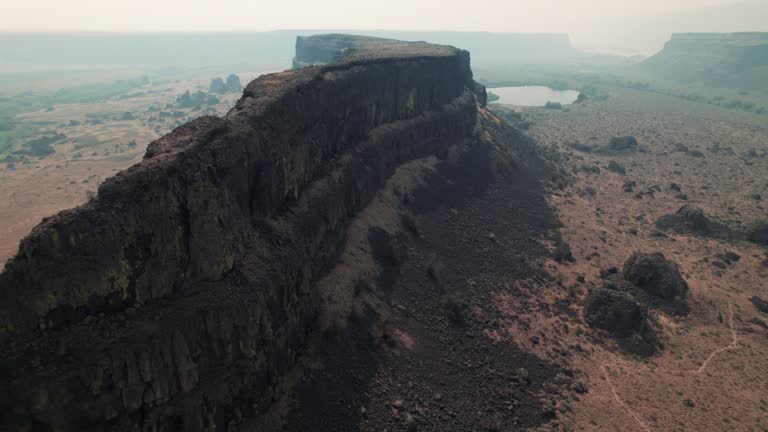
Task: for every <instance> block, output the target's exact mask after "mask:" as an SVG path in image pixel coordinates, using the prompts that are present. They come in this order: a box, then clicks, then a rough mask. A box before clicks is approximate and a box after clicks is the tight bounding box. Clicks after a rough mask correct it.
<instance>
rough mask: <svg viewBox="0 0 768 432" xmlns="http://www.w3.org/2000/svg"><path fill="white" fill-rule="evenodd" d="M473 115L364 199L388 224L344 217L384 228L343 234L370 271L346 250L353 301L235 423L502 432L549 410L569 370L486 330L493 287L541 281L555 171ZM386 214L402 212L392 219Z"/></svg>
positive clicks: (514, 136) (508, 131) (523, 141)
mask: <svg viewBox="0 0 768 432" xmlns="http://www.w3.org/2000/svg"><path fill="white" fill-rule="evenodd" d="M481 117H482V120H481V122H480V125H479V133H478V137H477V138H476V139H474V140H470V141H469V142H468V143H467V144H466V145H463V146H460V148H452V149H450V152H448V153H449V154H446V155H444V158H443V159H442V160H439V159H434V158H433V159H432V160H431V162H432V163H429V162H428V161H426V160H425V161H416V162H415V164H416V168H415V169H413V170H408V171H406V172H401V171H398V172H397V173H396V174H395V176H394V177H393V180H392V181H390V182H389V183H387V185H386V186H385V188H384V189H383V190H382V191H381V192H380V193H379V196H378V198H377V199H376V200H375V203H374V204H372V206H374V207H375V214H376V215H377V216H378V217H380V218H382V220H385V221H387V220H389V222H384V223H383V224H384V225H385V228H382V227H381V226H379V225H375V223H376V221H372V220H367V219H366V217H367V215H366V213H365V212H363V216H362V217H361V218H360V219H358V220H357V221H356V222H354V223H353V226H354V225H355V224H358V223H360V224H361V228H362V229H363V230H364V227H365V226H367V227H368V230H369V231H373V232H377V233H379V234H377V235H375V236H368V242H367V243H368V244H367V245H365V244H364V242H361V243H355V240H354V236H353V238H352V239H351V240H350V242H351V244H352V245H354V247H352V249H356V247H358V246H359V245H360V244H363V245H364V246H367V247H366V248H365V249H366V251H361V252H359V253H363V254H367V255H370V256H371V258H372V259H373V260H374V261H375V263H376V268H377V269H378V272H375V273H374V274H368V275H367V276H366V271H365V270H366V269H365V268H363V267H364V265H359V266H357V267H356V266H355V265H352V264H348V263H347V259H351V258H349V257H344V258H342V261H344V264H342V267H346V268H348V269H352V271H354V272H356V273H357V274H359V275H361V276H360V279H356V280H357V283H356V284H355V287H354V290H355V294H354V299H353V302H355V303H358V304H359V307H352V313H351V314H350V316H349V319H348V321H346V322H344V323H342V324H340V325H338V326H336V327H334V328H331V329H328V330H327V331H326V332H325V333H324V334H323V335H318V336H317V338H316V340H315V341H314V342H313V343H312V344H311V345H310V346H311V347H312V348H310V351H309V353H308V354H307V356H306V357H305V359H304V361H303V362H302V363H303V373H302V374H301V377H300V378H296V384H295V387H294V388H293V390H291V391H289V392H288V394H287V397H286V398H285V399H284V400H283V401H282V402H281V403H278V406H281V407H282V408H281V409H279V410H276V412H273V413H272V416H271V417H270V418H269V420H267V419H262V420H261V422H255V423H252V424H247V425H246V427H244V429H243V430H254V431H255V430H261V429H259V428H260V427H261V428H263V427H264V426H265V425H266V424H271V425H272V427H274V426H275V425H276V424H281V423H282V424H283V427H284V430H290V431H303V430H310V429H311V430H317V431H358V430H361V431H381V430H385V429H386V430H436V431H437V430H456V431H471V430H477V429H478V427H480V428H482V430H510V429H526V428H530V427H534V426H537V425H541V424H543V423H545V422H548V421H550V420H552V419H553V418H555V417H556V415H557V414H556V412H555V410H554V401H556V400H558V399H559V398H560V397H559V396H558V395H559V394H560V392H561V391H562V389H564V388H565V387H566V384H567V383H568V381H569V378H568V376H569V374H572V372H571V371H569V370H568V368H567V367H565V366H562V365H559V364H554V363H552V362H549V361H544V360H542V359H540V358H538V357H537V356H535V355H533V354H531V353H530V352H527V351H526V350H524V349H522V348H520V347H518V346H517V344H516V343H515V342H510V341H500V340H498V339H496V338H494V337H491V335H490V332H493V331H495V330H496V329H497V328H498V326H497V318H499V317H500V315H501V314H502V313H503V312H502V311H501V309H500V307H501V306H500V303H499V300H498V299H499V296H504V295H515V296H518V298H528V297H527V296H526V295H524V294H522V293H520V292H517V291H516V290H514V289H513V288H512V287H511V283H512V282H513V281H527V283H530V284H532V285H535V284H537V283H546V282H547V281H549V276H548V275H547V273H546V272H545V271H544V270H543V262H544V260H545V259H546V258H549V257H551V254H550V252H549V250H548V249H547V248H546V247H545V246H544V244H543V242H544V240H545V239H548V238H550V237H552V234H553V230H555V229H556V228H557V227H558V223H557V220H556V217H555V216H554V214H553V213H552V210H551V209H550V207H549V206H548V204H547V202H546V200H545V187H547V184H548V182H549V181H550V180H551V179H552V177H553V174H554V167H553V166H552V165H551V163H550V162H548V161H546V160H544V159H543V158H544V157H545V156H544V155H542V154H541V152H540V151H539V150H538V149H536V146H535V145H534V144H533V143H532V142H530V141H529V140H528V139H527V138H524V137H523V136H521V135H519V134H518V133H517V132H516V131H514V130H513V129H512V128H510V127H509V126H506V125H504V124H500V123H499V122H500V120H499V119H498V118H496V117H495V116H494V115H492V114H490V113H488V112H485V111H482V112H481ZM480 137H483V138H480ZM421 162H423V164H421ZM502 165H504V166H503V167H502ZM382 195H384V196H382ZM387 214H390V215H402V214H408V215H410V216H409V217H408V218H407V219H405V222H403V220H402V219H400V220H398V221H396V222H394V223H393V222H391V220H392V219H395V220H396V218H392V219H388V218H387V216H386V215H387ZM382 231H383V232H384V233H387V234H388V235H389V237H388V240H387V239H381V238H380V236H385V235H387V234H380V232H382ZM374 239H376V240H374ZM387 242H389V243H388V244H387V245H384V246H382V245H381V244H379V243H387ZM348 247H350V245H349V244H348ZM359 249H362V247H360V248H359ZM382 250H385V251H389V252H386V253H381V251H382ZM397 250H402V251H404V254H402V255H400V254H399V253H397V252H395V253H391V252H392V251H397ZM334 271H335V270H332V271H331V274H333V273H334ZM385 273H389V274H388V275H387V276H386V277H382V275H384V274H385ZM530 300H531V301H535V299H533V298H530Z"/></svg>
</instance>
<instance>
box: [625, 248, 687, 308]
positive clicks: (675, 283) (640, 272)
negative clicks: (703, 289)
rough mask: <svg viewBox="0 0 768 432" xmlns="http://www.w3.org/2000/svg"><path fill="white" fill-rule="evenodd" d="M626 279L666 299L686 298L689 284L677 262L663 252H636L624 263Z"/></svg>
mask: <svg viewBox="0 0 768 432" xmlns="http://www.w3.org/2000/svg"><path fill="white" fill-rule="evenodd" d="M623 275H624V279H626V280H627V281H629V282H632V283H633V284H635V285H636V286H637V287H639V288H641V289H642V290H643V291H645V292H647V293H649V294H652V295H654V296H656V297H660V298H662V299H666V300H672V299H675V298H685V296H686V295H687V293H688V284H687V283H686V282H685V279H683V277H682V275H681V274H680V270H679V269H678V267H677V264H675V263H674V262H672V261H670V260H668V259H666V258H665V257H664V255H663V254H662V253H659V252H656V253H650V254H647V253H639V252H638V253H634V254H632V256H630V257H629V259H627V261H626V262H625V263H624V272H623Z"/></svg>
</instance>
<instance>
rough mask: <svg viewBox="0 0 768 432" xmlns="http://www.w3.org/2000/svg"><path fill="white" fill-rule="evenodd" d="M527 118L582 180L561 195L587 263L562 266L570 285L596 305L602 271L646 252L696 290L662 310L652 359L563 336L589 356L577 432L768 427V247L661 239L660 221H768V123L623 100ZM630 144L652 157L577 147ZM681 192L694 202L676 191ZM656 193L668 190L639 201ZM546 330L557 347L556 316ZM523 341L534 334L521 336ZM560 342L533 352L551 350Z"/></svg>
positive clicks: (573, 417)
mask: <svg viewBox="0 0 768 432" xmlns="http://www.w3.org/2000/svg"><path fill="white" fill-rule="evenodd" d="M519 110H521V111H523V113H524V116H525V118H526V120H528V121H530V122H532V126H531V127H530V129H529V134H530V135H531V136H532V137H533V138H534V139H536V141H537V142H538V143H539V144H540V145H556V146H557V147H558V148H559V149H560V151H561V152H562V153H564V154H566V155H568V157H567V162H566V167H567V169H568V170H569V171H570V172H571V173H572V174H573V176H574V178H575V181H574V182H573V183H571V184H570V185H569V186H567V187H566V188H565V189H564V190H563V191H562V192H560V193H553V194H552V195H550V198H549V200H550V202H551V204H552V206H553V207H555V208H556V209H557V211H558V213H559V215H560V219H561V222H562V223H563V228H562V229H561V232H562V234H563V238H564V240H565V242H567V243H568V244H569V245H570V247H571V250H572V252H573V255H574V257H575V262H574V263H573V264H566V265H561V264H554V265H553V270H554V271H555V272H556V274H558V275H559V276H558V277H559V279H560V280H561V283H562V285H563V286H565V287H566V288H568V289H569V290H570V291H571V292H574V293H577V294H576V295H577V296H579V297H583V296H584V294H585V293H586V292H587V290H589V289H592V288H595V287H600V286H601V285H602V281H601V278H600V273H601V270H605V269H608V268H610V267H618V268H621V266H622V264H623V262H624V261H625V260H626V259H627V258H628V257H629V256H630V255H631V254H632V253H633V252H638V251H640V252H662V253H663V254H664V255H665V256H666V257H667V258H669V259H672V260H674V261H675V262H677V264H678V265H679V267H680V268H681V271H682V274H683V276H684V277H685V279H686V280H687V282H688V284H689V287H690V295H689V300H688V303H689V306H690V313H689V314H688V315H687V316H684V317H680V316H674V315H669V314H666V313H664V312H662V311H659V310H652V311H651V320H652V322H653V323H654V326H655V327H657V329H658V330H657V331H659V333H660V334H661V337H662V339H663V342H664V348H663V349H662V350H661V351H660V352H658V353H657V354H656V355H654V356H652V357H650V358H645V359H640V358H637V357H633V356H631V355H627V354H624V353H622V352H621V350H619V349H617V347H616V346H615V345H614V344H612V343H611V342H610V340H596V341H590V340H589V336H590V333H591V332H592V330H590V331H588V332H585V333H584V335H586V336H587V338H586V339H585V338H584V337H576V338H574V337H572V336H566V337H565V341H563V337H562V335H558V336H557V337H558V338H560V340H561V341H563V342H565V343H570V344H578V345H579V346H580V349H579V353H578V354H577V355H574V356H572V357H571V359H572V362H571V363H570V364H571V365H572V367H573V368H574V369H576V370H578V371H581V374H580V376H581V377H582V379H583V380H584V383H585V386H586V388H587V389H588V392H587V393H586V394H585V395H584V397H583V398H582V399H581V401H579V402H578V403H575V404H573V405H572V408H573V411H572V412H570V413H567V414H565V415H564V416H563V419H562V425H563V427H564V428H565V429H573V430H638V431H678V430H679V431H693V430H695V431H722V430H734V431H735V430H738V431H756V430H768V398H766V394H768V374H767V373H766V372H768V329H767V328H766V327H767V326H766V325H765V321H766V320H768V315H766V314H763V313H760V312H759V311H758V310H757V309H756V308H755V306H754V305H753V304H752V303H751V302H750V301H749V299H750V298H751V297H752V296H760V297H762V298H765V297H768V268H767V267H766V266H765V264H764V260H766V258H768V250H766V248H764V247H760V246H758V245H756V244H754V243H749V242H745V241H732V240H720V239H712V238H704V237H700V236H696V235H681V234H671V233H666V234H668V236H667V237H660V236H659V235H658V232H657V231H656V227H655V226H654V221H655V220H656V219H657V218H658V217H659V216H662V215H664V214H668V213H674V212H675V211H676V210H677V209H678V208H679V207H680V206H682V205H683V204H686V203H690V204H693V205H696V206H698V207H700V208H702V209H704V210H705V212H706V213H707V214H708V215H709V216H711V217H713V218H716V219H717V220H719V221H722V222H724V223H727V224H728V225H730V226H735V227H745V226H750V225H751V224H753V223H757V222H766V221H767V220H768V212H766V210H765V207H764V201H763V200H762V198H761V197H765V196H767V195H768V157H765V156H763V157H755V156H754V155H753V154H750V153H749V152H750V150H752V149H757V150H758V152H757V153H758V154H764V153H761V152H764V151H765V150H766V149H768V123H766V122H765V118H764V117H759V116H753V115H751V114H733V113H732V112H728V111H726V110H722V109H718V108H714V107H711V106H708V105H703V104H695V103H688V102H681V101H679V100H676V99H673V98H668V97H664V96H659V95H649V94H646V93H642V92H636V91H629V90H621V89H615V90H613V91H612V97H611V98H610V99H608V100H607V101H601V102H587V103H586V104H583V105H574V106H572V107H570V108H569V109H568V110H563V111H557V110H544V109H519ZM618 135H634V136H635V137H636V138H637V140H638V141H639V144H640V146H641V148H643V149H644V151H641V152H633V153H630V154H619V155H600V154H595V153H585V152H580V151H576V150H574V149H573V147H572V146H571V145H569V144H573V143H582V144H597V145H605V144H606V143H607V142H608V140H609V139H610V138H611V137H613V136H618ZM679 144H682V145H685V146H687V147H688V148H689V152H688V153H686V152H682V151H680V146H679ZM695 150H698V151H700V152H701V153H702V155H697V154H696V153H695V152H692V151H695ZM692 155H693V156H692ZM610 160H615V161H617V162H619V163H620V164H622V165H623V166H624V167H625V171H626V174H624V175H622V174H619V173H615V172H611V171H609V170H608V169H606V167H607V165H608V162H609V161H610ZM585 165H586V166H596V167H598V168H599V172H595V170H593V169H586V170H585V169H584V166H585ZM627 181H634V182H636V184H637V185H636V186H635V187H634V191H633V192H625V191H624V189H623V187H622V186H623V185H624V183H625V182H627ZM672 183H676V184H677V185H679V186H680V189H681V191H676V190H673V189H671V188H670V186H671V185H672ZM653 186H658V187H659V189H660V191H653V192H654V193H653V194H643V195H642V196H637V192H644V191H648V190H649V189H650V188H652V187H653ZM679 193H684V194H686V195H687V200H683V199H682V197H680V196H679ZM724 252H733V253H736V254H738V255H739V256H740V257H741V258H740V259H739V260H738V261H737V262H734V263H732V264H728V265H727V266H725V268H720V266H719V265H718V266H716V265H715V264H716V261H717V258H716V257H715V255H716V254H720V253H724ZM720 264H722V263H720ZM579 277H581V278H583V279H581V280H583V282H579V279H577V278H579ZM533 321H535V322H537V325H536V327H537V328H538V329H539V331H540V332H541V333H543V334H547V335H549V338H552V337H555V336H554V335H552V331H553V327H552V326H551V325H549V323H548V321H547V320H546V318H545V317H543V316H538V317H534V318H533ZM510 332H511V333H514V334H517V335H519V334H520V333H526V334H530V333H531V332H530V331H527V332H526V331H525V329H521V328H520V327H519V326H513V328H512V329H511V330H510ZM566 341H567V342H566ZM546 345H547V344H546V343H544V344H542V345H540V346H538V347H531V349H532V350H533V352H540V351H541V350H542V349H546ZM542 355H544V354H542ZM544 356H545V355H544ZM545 358H546V356H545Z"/></svg>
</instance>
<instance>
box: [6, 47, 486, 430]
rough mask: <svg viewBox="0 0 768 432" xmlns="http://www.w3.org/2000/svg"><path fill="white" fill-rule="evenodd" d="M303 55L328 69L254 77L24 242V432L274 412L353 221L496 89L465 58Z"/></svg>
mask: <svg viewBox="0 0 768 432" xmlns="http://www.w3.org/2000/svg"><path fill="white" fill-rule="evenodd" d="M298 46H300V47H301V48H300V51H299V52H298V53H297V58H298V59H299V60H298V61H299V64H304V63H312V62H315V61H320V60H322V61H320V62H321V63H329V64H327V65H324V66H315V67H307V68H302V69H297V70H291V71H286V72H282V73H277V74H270V75H265V76H262V77H259V78H258V79H256V80H254V81H253V82H251V83H250V84H249V85H248V86H247V87H246V89H245V90H244V94H243V97H242V98H241V99H240V100H239V101H238V102H237V104H236V106H235V107H234V108H233V109H232V110H231V111H230V112H229V113H228V114H227V115H226V116H224V117H222V118H218V117H202V118H199V119H197V120H194V121H192V122H190V123H188V124H186V125H184V126H181V127H179V128H177V129H176V130H174V131H173V132H172V133H170V134H168V135H166V136H164V137H162V138H160V139H158V140H156V141H155V142H153V143H152V144H150V146H149V147H148V149H147V152H146V155H145V157H144V160H143V161H142V162H140V163H139V164H137V165H135V166H133V167H131V168H129V169H127V170H125V171H123V172H121V173H119V174H117V175H116V176H115V177H113V178H111V179H108V180H107V181H106V182H105V183H104V184H102V185H101V187H100V188H99V191H98V196H97V198H95V199H93V200H92V201H90V202H89V203H87V204H85V205H83V206H81V207H79V208H76V209H73V210H68V211H64V212H61V213H59V214H57V215H55V216H53V217H51V218H48V219H46V220H45V221H43V222H42V223H41V224H40V225H39V226H37V227H36V228H35V229H34V230H33V231H32V233H31V234H30V235H29V236H28V237H27V238H25V239H24V240H23V241H22V242H21V244H20V247H19V252H18V254H17V256H16V257H14V258H13V259H12V260H11V261H9V262H8V264H7V265H6V269H5V271H4V272H3V273H2V274H0V340H2V343H3V346H4V350H3V353H2V354H0V364H2V365H3V366H2V367H3V371H2V372H3V373H2V374H1V375H0V376H2V378H0V422H3V423H5V426H9V427H10V430H27V429H29V428H33V429H34V428H38V429H40V430H45V429H46V428H50V429H52V430H57V431H83V430H115V431H117V430H119V431H123V430H125V431H128V430H131V431H133V430H184V431H212V430H228V427H231V423H232V422H233V421H239V419H242V417H243V416H245V417H248V416H254V415H257V414H258V413H259V412H262V411H263V410H265V409H266V408H267V407H268V406H269V405H270V404H271V402H272V401H273V400H275V399H276V398H277V397H278V395H279V394H280V391H281V382H282V377H283V375H284V374H285V372H286V370H288V368H290V367H291V365H292V364H294V362H295V360H296V356H297V354H298V353H299V352H300V351H301V348H302V345H303V343H304V341H305V339H306V336H307V334H308V333H309V332H311V331H312V327H313V319H314V317H315V315H316V313H317V310H316V309H317V303H318V302H317V298H316V296H317V294H316V288H315V281H316V280H317V279H318V278H319V277H320V276H321V275H323V274H324V273H325V272H327V271H328V269H329V268H331V267H332V266H333V265H334V263H335V260H336V258H337V256H338V254H339V253H340V250H341V247H342V245H343V241H344V235H345V229H346V227H347V224H348V223H349V221H350V220H351V218H352V217H354V215H355V214H356V213H357V212H359V211H360V210H361V209H362V208H364V207H365V206H366V204H367V203H369V202H370V200H371V199H372V198H373V197H374V195H375V193H376V192H377V189H378V188H379V187H380V186H381V185H382V184H383V182H384V181H385V180H386V179H387V177H389V176H390V175H391V174H392V173H393V172H394V169H395V168H396V167H397V166H398V165H400V164H402V163H404V162H406V161H409V160H412V159H415V158H420V157H425V156H428V155H430V154H435V153H441V152H445V151H446V150H447V149H448V148H449V147H451V146H454V145H458V144H460V143H464V142H467V141H468V140H471V139H473V138H472V137H473V134H474V133H475V125H476V117H477V105H478V103H479V104H484V101H485V91H484V88H483V87H482V86H479V85H477V84H476V83H475V82H474V81H473V80H472V72H471V69H470V65H469V54H468V53H467V52H466V51H462V50H459V49H456V48H453V47H446V46H435V45H429V44H426V43H403V42H397V41H387V40H381V39H374V38H358V37H349V36H342V35H330V36H320V37H314V38H309V39H300V40H299V42H298V43H297V47H298ZM327 47H328V48H327ZM0 429H2V427H0Z"/></svg>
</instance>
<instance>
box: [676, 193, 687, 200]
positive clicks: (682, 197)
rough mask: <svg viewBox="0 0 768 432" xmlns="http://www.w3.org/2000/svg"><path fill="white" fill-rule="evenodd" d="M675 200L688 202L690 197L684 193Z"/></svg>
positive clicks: (677, 195)
mask: <svg viewBox="0 0 768 432" xmlns="http://www.w3.org/2000/svg"><path fill="white" fill-rule="evenodd" d="M675 198H677V199H679V200H681V201H688V195H687V194H684V193H679V194H676V195H675Z"/></svg>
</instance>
